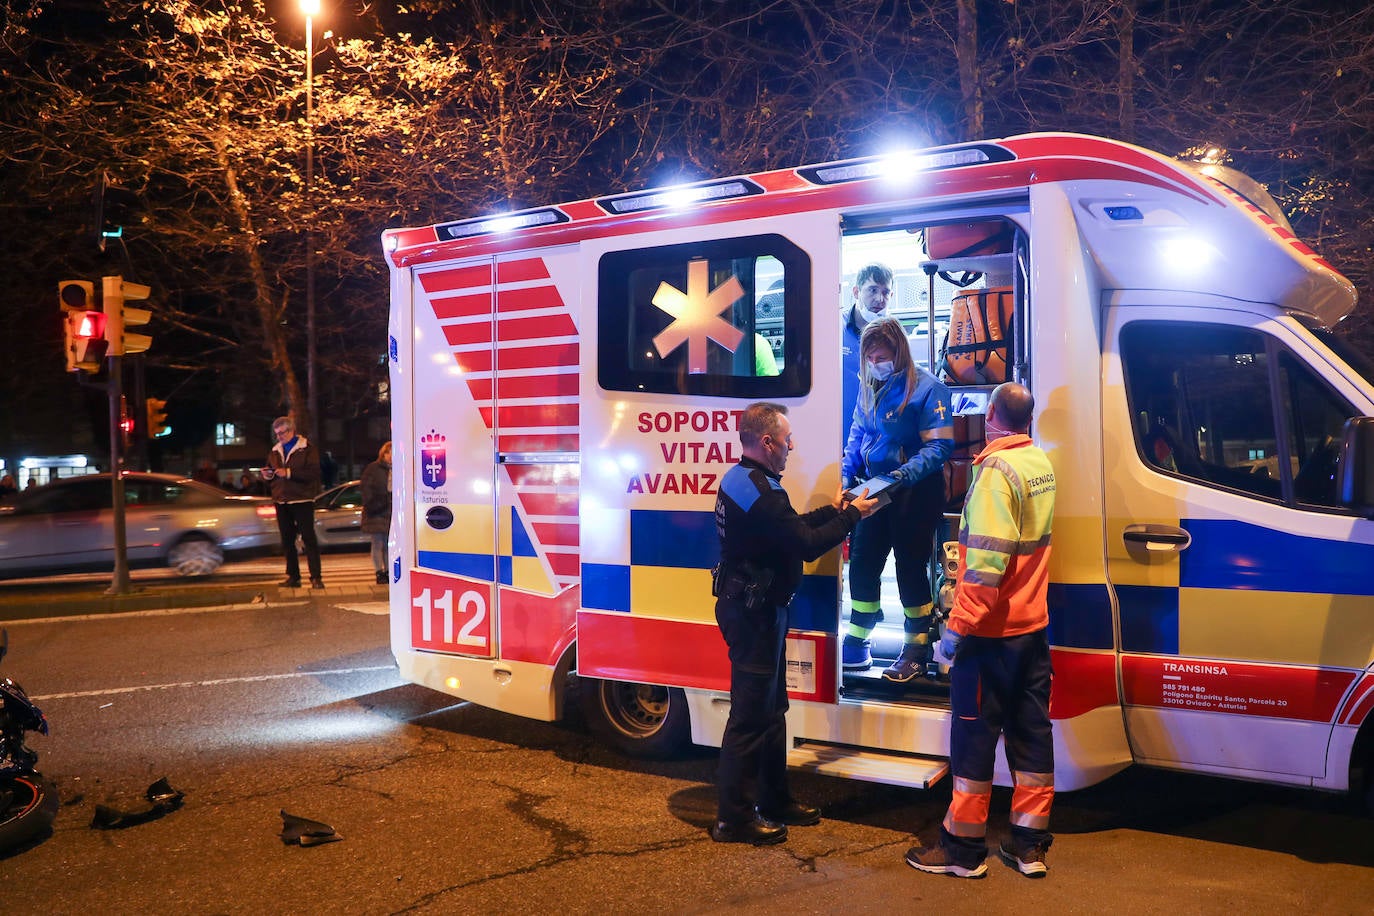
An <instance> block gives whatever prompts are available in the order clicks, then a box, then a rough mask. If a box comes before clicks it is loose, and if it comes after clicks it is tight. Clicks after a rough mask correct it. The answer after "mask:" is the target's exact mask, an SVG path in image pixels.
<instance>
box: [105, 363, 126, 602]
mask: <svg viewBox="0 0 1374 916" xmlns="http://www.w3.org/2000/svg"><path fill="white" fill-rule="evenodd" d="M107 359H108V360H109V369H110V378H109V381H108V382H107V383H106V388H107V389H108V391H109V393H110V505H111V507H112V508H113V510H114V576H113V578H112V579H111V580H110V587H109V588H107V589H106V590H105V594H107V595H128V594H130V593H131V592H132V591H133V588H132V586H131V585H130V583H129V539H128V535H127V533H126V532H125V530H124V441H123V440H124V430H123V429H122V428H121V426H120V420H121V419H123V418H122V417H121V416H120V413H121V411H120V409H119V407H120V403H121V402H122V401H123V399H124V380H123V374H124V358H123V357H121V356H116V355H115V354H110V356H109V357H107Z"/></svg>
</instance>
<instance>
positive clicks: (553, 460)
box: [410, 247, 579, 666]
mask: <svg viewBox="0 0 1374 916" xmlns="http://www.w3.org/2000/svg"><path fill="white" fill-rule="evenodd" d="M575 276H576V249H575V248H574V247H569V248H560V249H553V250H548V251H537V252H521V253H516V254H507V255H501V256H500V257H497V258H494V259H483V260H480V261H475V262H464V263H459V264H452V265H445V266H443V267H440V268H435V269H424V270H417V271H416V272H415V280H414V283H415V289H414V291H413V293H414V300H415V327H416V338H417V341H416V350H417V358H416V360H415V361H414V362H415V375H414V382H413V386H414V391H413V395H412V397H413V399H414V404H415V414H414V416H415V420H414V430H415V436H416V439H417V441H416V442H415V444H414V455H415V462H416V472H415V479H416V483H417V486H416V493H415V496H414V498H415V501H416V505H415V511H414V513H413V518H414V526H415V532H414V537H415V540H414V543H415V545H416V560H415V568H414V570H413V571H412V573H411V576H410V580H411V603H412V621H413V626H412V645H413V647H414V648H416V649H421V650H427V651H435V652H446V653H454V654H461V655H470V656H477V657H485V658H494V657H499V658H501V659H502V660H510V661H515V662H532V663H535V664H539V665H547V666H552V665H555V664H556V663H557V661H558V659H559V658H560V656H561V655H562V653H563V652H564V651H565V650H566V649H567V648H568V646H569V645H570V644H571V642H572V638H573V626H574V611H575V608H576V605H577V602H578V588H577V583H578V556H577V549H578V528H577V523H576V518H577V479H578V469H579V465H578V430H577V424H578V419H577V417H578V404H577V401H578V384H579V376H578V362H579V348H578V333H577V320H576V316H575V314H574V311H575V308H576V305H577V301H576V290H577V284H576V281H575V279H574V278H575Z"/></svg>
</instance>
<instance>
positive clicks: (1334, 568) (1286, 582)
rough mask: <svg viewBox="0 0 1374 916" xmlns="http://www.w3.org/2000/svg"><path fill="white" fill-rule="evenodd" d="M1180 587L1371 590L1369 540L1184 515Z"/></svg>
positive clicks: (1373, 558) (1371, 548)
mask: <svg viewBox="0 0 1374 916" xmlns="http://www.w3.org/2000/svg"><path fill="white" fill-rule="evenodd" d="M1180 524H1181V526H1182V527H1183V528H1184V529H1186V530H1187V532H1188V533H1189V534H1190V535H1192V538H1193V543H1192V544H1191V545H1190V546H1189V547H1188V549H1187V550H1185V551H1183V553H1182V555H1181V556H1180V558H1179V571H1178V580H1179V581H1178V584H1179V585H1180V586H1181V587H1183V588H1228V589H1249V590H1254V591H1266V592H1308V593H1312V594H1318V595H1374V576H1371V575H1370V566H1371V562H1372V561H1374V545H1370V544H1360V543H1351V542H1349V541H1336V540H1330V539H1326V538H1313V537H1304V536H1302V535H1298V534H1289V533H1288V532H1285V531H1274V530H1273V529H1271V528H1264V527H1261V526H1259V525H1251V524H1247V523H1245V522H1239V521H1228V520H1224V519H1185V520H1183V521H1182V522H1181V523H1180Z"/></svg>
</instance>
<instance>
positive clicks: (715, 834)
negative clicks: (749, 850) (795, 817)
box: [711, 817, 787, 846]
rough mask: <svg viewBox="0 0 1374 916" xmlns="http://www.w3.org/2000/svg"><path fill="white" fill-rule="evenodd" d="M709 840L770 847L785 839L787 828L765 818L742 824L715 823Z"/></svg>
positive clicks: (757, 818)
mask: <svg viewBox="0 0 1374 916" xmlns="http://www.w3.org/2000/svg"><path fill="white" fill-rule="evenodd" d="M711 839H713V840H715V841H716V842H717V843H749V844H751V845H753V846H772V845H773V844H774V843H781V842H782V841H783V840H785V839H787V827H786V825H784V824H775V823H773V822H772V821H770V820H768V819H767V818H762V817H756V818H754V819H753V820H752V821H745V822H744V823H743V824H732V823H730V822H729V821H716V823H715V826H714V827H712V828H711Z"/></svg>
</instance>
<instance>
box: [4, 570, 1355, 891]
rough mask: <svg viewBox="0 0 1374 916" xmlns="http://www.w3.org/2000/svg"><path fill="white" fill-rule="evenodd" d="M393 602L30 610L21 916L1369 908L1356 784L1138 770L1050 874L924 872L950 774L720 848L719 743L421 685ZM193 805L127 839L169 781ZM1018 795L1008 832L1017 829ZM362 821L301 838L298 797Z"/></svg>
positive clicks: (1074, 812)
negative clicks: (36, 828)
mask: <svg viewBox="0 0 1374 916" xmlns="http://www.w3.org/2000/svg"><path fill="white" fill-rule="evenodd" d="M384 610H385V609H384V605H383V603H382V602H381V601H379V600H377V599H376V598H373V597H372V596H360V597H358V598H337V597H330V596H325V597H324V598H322V599H317V600H313V601H312V600H308V599H303V598H295V597H290V596H289V597H288V600H277V599H276V598H269V599H268V600H267V601H266V602H264V603H259V604H256V605H240V606H233V607H227V608H198V609H193V610H189V611H178V610H169V609H161V610H148V611H141V612H134V613H126V614H114V615H111V614H92V615H77V616H72V617H67V618H62V619H54V618H49V619H45V620H42V621H37V622H25V621H17V620H11V621H10V622H9V623H7V626H8V628H9V633H10V640H11V656H10V658H8V659H7V660H6V662H5V664H4V668H3V673H5V674H8V675H9V676H11V677H13V678H15V679H16V680H17V681H19V682H20V683H21V684H23V685H24V686H25V687H26V688H28V689H29V692H30V693H31V694H32V695H33V696H34V697H35V698H37V700H38V702H39V703H40V705H41V706H42V707H43V709H44V711H45V712H46V713H47V714H48V716H49V718H50V720H51V722H52V727H53V732H52V735H51V736H49V737H47V738H42V737H38V738H35V739H34V740H33V742H32V743H33V745H34V746H35V747H36V749H37V750H38V751H39V752H40V753H41V755H42V760H41V764H42V767H43V769H44V771H45V772H46V773H47V774H48V775H49V776H50V777H52V778H54V779H55V780H56V781H57V783H58V785H59V787H60V790H61V793H62V796H63V799H64V804H63V807H62V809H61V810H60V812H59V814H58V818H57V821H56V824H55V829H54V832H53V834H52V835H51V836H50V837H48V838H46V839H45V840H43V841H42V842H40V843H38V844H36V845H33V846H31V847H30V848H27V849H25V850H22V851H19V852H17V853H14V854H11V855H8V856H6V857H4V858H0V911H3V912H4V913H5V914H6V916H27V914H81V916H89V914H93V913H140V914H142V913H152V914H160V913H169V914H171V913H176V914H182V913H195V914H199V913H207V914H208V913H226V914H254V916H257V914H262V913H284V912H308V913H346V914H347V913H364V914H371V913H409V912H415V913H436V914H438V913H496V912H528V911H531V910H537V911H540V912H548V913H559V914H563V913H588V914H592V913H596V914H619V913H631V914H637V913H724V912H731V913H737V912H742V913H765V912H767V913H881V914H892V913H905V912H912V911H916V912H936V913H943V912H976V911H989V912H1006V911H1011V910H1013V909H1015V910H1016V911H1018V912H1023V913H1024V912H1051V911H1053V912H1068V913H1075V912H1083V913H1101V912H1115V913H1118V914H1129V913H1170V914H1174V913H1228V914H1230V913H1273V912H1280V911H1290V912H1319V913H1367V912H1369V910H1370V905H1371V903H1370V902H1371V901H1374V841H1371V833H1372V832H1371V826H1372V824H1371V821H1370V820H1369V819H1367V818H1363V817H1359V816H1355V815H1353V814H1349V813H1346V808H1345V807H1344V804H1343V802H1342V801H1341V800H1340V799H1336V798H1333V797H1328V796H1319V795H1313V794H1309V793H1304V792H1300V791H1296V790H1287V789H1276V788H1272V787H1265V786H1257V785H1249V784H1243V783H1234V782H1226V781H1221V780H1213V779H1206V778H1201V777H1193V776H1181V775H1176V774H1168V773H1159V772H1151V771H1145V770H1135V771H1128V772H1127V773H1125V774H1122V775H1120V776H1117V777H1115V778H1113V779H1111V780H1108V781H1107V782H1106V783H1104V784H1102V785H1100V786H1098V787H1095V788H1093V789H1090V790H1086V791H1082V792H1077V793H1071V794H1066V795H1062V796H1061V797H1060V798H1059V799H1058V800H1057V804H1056V808H1055V813H1054V826H1055V829H1056V831H1057V841H1056V843H1055V846H1054V848H1053V850H1052V851H1051V853H1050V857H1049V862H1050V866H1051V872H1050V875H1049V877H1048V878H1047V879H1046V880H1044V881H1030V880H1028V879H1025V878H1023V877H1021V876H1020V875H1018V874H1016V873H1015V872H1013V871H1011V870H1009V869H1007V868H1005V867H1003V866H1001V865H1000V864H997V865H994V866H993V867H992V868H991V869H990V872H989V876H988V877H987V878H985V879H983V880H981V881H961V880H958V879H952V878H945V877H939V876H930V875H923V874H919V873H917V872H914V871H912V870H911V869H909V868H908V867H907V866H906V865H905V864H903V862H902V854H903V852H904V851H905V850H906V848H907V847H908V846H909V845H910V843H911V840H912V832H913V831H920V832H921V833H922V834H924V835H931V834H932V833H933V831H934V830H935V828H936V825H937V824H938V823H939V820H940V817H941V816H942V814H943V812H944V807H945V805H946V803H947V802H948V791H949V789H948V785H947V783H946V784H945V785H943V786H941V787H940V788H938V789H936V790H932V791H930V792H918V791H912V790H905V789H895V788H890V787H884V786H875V785H870V784H865V783H858V782H852V781H844V780H838V779H829V778H825V777H817V776H808V775H799V776H797V777H796V779H795V782H794V790H795V791H796V793H797V794H798V795H800V796H801V797H803V798H805V799H807V800H812V801H815V802H818V803H820V804H822V805H823V806H824V808H825V810H826V814H827V819H826V820H825V821H823V822H822V823H821V824H820V825H819V826H816V827H810V828H796V829H794V830H793V835H792V837H791V839H790V840H789V841H788V842H787V843H786V844H784V845H782V846H777V847H770V848H764V849H754V848H749V847H741V846H728V845H719V844H716V843H713V842H712V841H711V840H710V839H709V837H708V836H707V834H706V827H707V825H708V824H709V821H710V818H711V816H712V813H713V809H714V793H713V789H712V786H711V780H712V778H713V773H714V767H715V755H714V752H711V751H702V752H700V753H699V754H696V755H694V756H692V757H690V758H689V759H685V760H678V761H672V762H666V763H646V762H641V761H634V760H629V759H626V758H623V757H620V756H618V755H616V754H614V753H612V752H610V751H608V750H606V749H605V748H603V747H601V746H599V745H598V744H596V743H595V742H594V741H593V740H592V739H591V738H589V737H588V736H587V735H586V734H585V733H584V731H583V730H582V729H581V728H580V726H579V724H578V723H576V722H569V723H563V724H549V723H540V722H531V721H528V720H523V719H516V718H513V717H510V716H506V715H502V714H499V713H495V712H491V711H489V710H483V709H479V708H476V707H472V706H469V705H465V704H460V703H454V702H453V701H452V700H451V699H450V698H447V697H444V696H441V695H439V694H436V693H433V692H430V691H427V690H425V689H422V688H418V687H414V686H409V685H405V684H402V683H400V682H399V680H398V678H397V676H396V672H395V669H394V666H393V664H392V659H391V656H390V652H389V650H388V648H387V618H386V617H385V616H384ZM162 776H166V777H167V778H168V779H169V780H170V781H171V783H172V785H173V786H174V787H175V788H177V789H179V790H181V791H183V792H185V793H186V799H185V804H184V806H183V807H182V808H181V810H178V811H175V812H172V813H170V814H167V815H166V816H164V817H162V818H160V819H158V820H154V821H151V822H148V823H144V824H141V825H138V826H133V827H129V828H127V829H122V830H96V829H92V828H91V827H90V823H91V819H92V816H93V814H94V810H95V806H96V805H97V804H105V805H110V806H113V807H116V808H120V809H124V810H133V809H138V808H140V807H144V806H145V805H144V804H143V800H142V794H143V792H144V790H145V789H146V787H147V786H148V785H149V784H150V783H152V782H153V781H154V780H155V779H157V778H158V777H162ZM1007 804H1008V798H1007V795H1006V793H1005V792H1003V791H1000V790H999V791H998V792H997V794H996V795H995V797H994V803H993V825H994V829H995V830H1000V829H1001V828H1002V827H1003V825H1004V824H1005V815H1006V808H1007ZM281 809H286V810H287V811H290V812H292V813H295V814H300V815H304V816H307V817H310V818H314V819H318V820H322V821H326V822H328V823H330V824H331V825H333V826H334V827H335V828H336V829H337V831H338V832H339V833H340V834H341V835H342V836H343V840H342V841H339V842H334V843H329V844H326V845H320V846H315V847H310V848H301V847H299V846H294V845H290V846H289V845H285V844H284V843H283V842H282V841H281V839H280V837H279V832H280V830H281V819H280V816H279V814H278V812H279V810H281Z"/></svg>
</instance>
